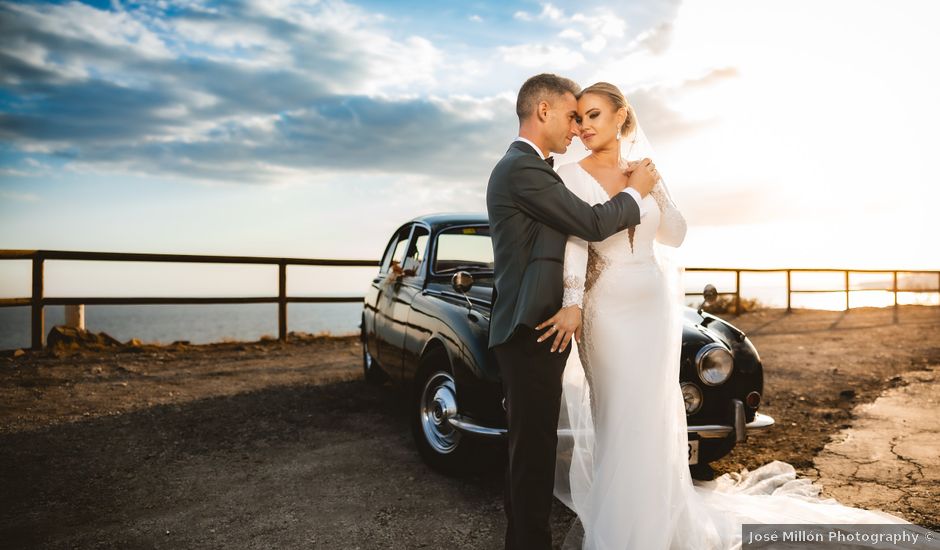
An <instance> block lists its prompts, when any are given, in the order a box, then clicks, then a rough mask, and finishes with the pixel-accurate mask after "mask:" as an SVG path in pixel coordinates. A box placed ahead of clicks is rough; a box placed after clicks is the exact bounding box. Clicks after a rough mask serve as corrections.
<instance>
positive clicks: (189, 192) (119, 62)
mask: <svg viewBox="0 0 940 550" xmlns="http://www.w3.org/2000/svg"><path fill="white" fill-rule="evenodd" d="M938 23H940V4H938V3H936V2H933V1H930V0H925V1H911V0H901V1H890V2H889V1H871V0H852V1H843V0H815V1H804V0H786V1H781V0H707V1H705V0H686V1H681V2H680V1H663V0H658V1H647V0H636V1H630V2H597V1H593V0H584V1H578V2H561V1H557V2H555V1H553V2H540V1H535V0H533V1H528V0H526V1H517V2H513V1H502V2H473V1H462V2H457V1H447V0H437V1H433V2H425V1H401V2H379V1H358V2H357V1H352V0H350V1H339V0H323V1H317V0H278V1H272V0H257V1H240V2H205V1H201V0H165V1H154V2H119V1H113V2H86V3H82V2H2V1H0V249H56V250H90V251H108V252H160V253H164V252H167V253H192V254H224V255H258V256H290V257H305V258H313V257H326V258H357V259H374V258H377V257H378V256H380V255H381V252H382V248H383V247H384V246H385V243H386V241H387V239H388V237H389V235H390V234H391V232H392V231H393V230H394V229H395V228H396V227H398V226H399V225H400V224H401V223H403V222H404V221H407V220H409V219H411V218H413V217H415V216H418V215H422V214H427V213H432V212H447V211H468V210H469V211H484V210H485V200H484V195H485V189H486V180H487V177H488V175H489V172H490V170H491V169H492V166H493V164H494V163H495V162H496V161H497V160H498V159H499V157H500V156H501V155H502V154H503V152H505V149H506V147H507V145H508V144H509V142H510V141H511V140H512V139H513V138H514V137H515V135H516V131H517V121H516V118H515V113H514V103H515V95H516V93H517V91H518V88H519V86H520V84H521V83H522V82H523V81H524V80H525V79H526V78H527V77H528V76H531V75H533V74H536V73H539V72H556V73H559V74H563V75H565V76H569V77H571V78H573V79H575V80H577V81H578V82H580V83H581V84H582V85H584V86H586V85H588V84H591V83H593V82H596V81H599V80H604V81H609V82H612V83H614V84H616V85H618V86H619V87H620V88H621V89H622V90H623V91H624V93H625V94H626V96H627V99H628V101H629V102H630V103H631V104H632V105H633V106H634V109H635V110H636V112H637V115H638V118H639V120H640V123H641V124H642V125H643V128H644V130H645V132H646V133H647V135H648V136H649V138H650V141H651V142H652V144H653V146H654V148H655V157H654V160H655V161H656V164H657V167H658V168H659V171H660V173H661V174H662V176H663V177H664V179H665V181H666V183H667V185H668V186H669V188H670V191H671V193H672V195H673V196H674V198H675V200H676V202H677V204H678V206H679V208H680V209H681V210H682V211H683V213H684V214H685V216H686V218H687V220H688V222H689V233H688V237H687V239H686V241H685V243H684V244H683V246H682V248H681V249H680V251H679V254H680V258H681V259H682V261H683V263H685V264H686V265H688V266H696V267H837V268H842V267H854V268H875V269H897V268H900V269H940V246H938V245H937V242H936V233H937V229H936V227H937V224H936V221H935V219H936V217H937V205H938V204H940V191H938V189H940V171H938V168H937V165H936V163H935V162H933V157H934V156H935V154H936V151H937V149H938V146H940V139H938V138H937V130H938V128H940V104H938V102H937V101H936V96H937V95H938V89H940V86H938V84H940V64H938V63H937V62H936V53H937V52H938V51H940V35H938V34H937V33H936V31H935V29H936V27H937V25H938ZM579 146H580V145H579V144H577V143H575V144H573V145H572V147H579ZM13 263H14V262H2V264H4V265H2V266H0V294H3V295H4V296H7V295H25V294H24V293H25V291H26V289H28V273H29V271H28V266H26V265H25V263H24V262H17V263H18V264H20V265H12V264H13ZM60 263H61V262H60ZM65 263H68V264H69V267H68V270H65V269H62V268H60V269H59V271H55V270H53V269H51V268H50V267H47V275H48V277H49V280H48V282H47V293H48V294H53V293H55V292H70V291H77V289H79V286H80V285H79V281H85V282H87V283H88V284H86V286H84V287H81V288H82V289H85V288H87V289H90V290H87V292H94V291H95V289H98V290H100V289H102V288H104V289H105V290H107V289H113V288H115V287H116V286H120V287H121V288H124V289H127V288H129V287H128V286H127V284H128V283H127V280H128V279H133V280H134V281H135V282H136V284H138V285H140V287H141V289H142V290H140V291H139V292H143V293H146V294H154V293H153V292H148V291H147V290H148V289H152V288H153V287H154V286H155V285H159V284H165V283H166V281H167V280H168V277H169V278H172V277H170V276H169V275H168V273H175V274H176V276H177V277H179V276H180V275H181V274H184V273H190V272H187V271H185V270H186V269H190V270H192V269H195V268H194V267H193V266H187V267H185V268H179V266H157V267H154V266H136V267H134V266H127V267H126V268H125V267H121V268H120V269H121V270H124V271H120V270H118V271H115V264H111V265H108V266H107V272H108V273H107V274H106V273H105V270H103V269H102V268H101V267H100V266H98V267H96V266H92V265H81V263H73V262H65ZM63 267H64V266H63ZM134 269H136V271H135V270H134ZM174 269H175V271H174ZM199 269H200V270H201V271H198V273H200V274H202V275H201V280H202V281H203V282H202V283H200V284H203V285H207V288H211V289H213V290H214V289H218V288H219V285H220V283H219V280H224V281H227V283H225V284H229V283H230V284H231V285H232V287H233V288H245V286H246V285H249V283H250V285H255V284H258V285H262V286H263V287H264V288H269V287H270V282H271V280H272V279H273V277H272V276H270V274H269V273H268V271H269V269H268V268H258V270H256V271H253V272H251V273H248V272H246V271H245V268H232V269H234V271H227V272H226V273H228V275H226V276H224V277H220V276H219V275H218V274H217V273H216V272H213V274H212V275H211V276H206V273H208V271H206V270H205V269H203V268H199ZM226 269H228V268H226ZM250 269H253V268H250ZM291 269H294V268H291ZM297 269H298V271H299V270H300V268H297ZM315 271H316V270H312V271H310V273H311V275H310V276H309V277H307V276H304V277H300V278H298V279H296V281H297V283H296V284H297V286H296V291H298V292H301V291H304V290H305V289H306V287H303V285H304V284H308V283H309V285H308V286H310V288H314V287H317V285H321V286H322V285H323V284H327V286H329V287H330V289H331V290H335V291H337V292H353V293H357V292H358V293H361V290H360V287H361V286H362V281H363V280H368V278H369V277H371V273H366V274H365V275H364V276H363V275H362V271H361V270H360V271H359V272H358V273H360V275H356V276H352V277H347V276H346V275H337V274H336V272H331V274H324V273H323V272H322V270H321V271H316V273H315V274H314V272H315ZM191 273H195V272H191ZM24 274H25V275H24ZM24 277H25V278H24ZM194 277H195V275H194ZM289 279H291V277H290V276H289ZM89 280H90V281H89ZM180 280H181V281H184V282H185V280H186V277H182V278H181V279H180ZM191 280H192V279H190V281H191ZM102 281H107V282H108V284H103V283H102ZM180 284H183V283H180ZM187 288H191V287H187ZM129 292H131V291H130V290H129ZM104 293H105V294H107V292H104ZM196 293H197V294H199V293H200V291H198V290H197V292H196ZM201 293H203V294H204V291H202V292H201Z"/></svg>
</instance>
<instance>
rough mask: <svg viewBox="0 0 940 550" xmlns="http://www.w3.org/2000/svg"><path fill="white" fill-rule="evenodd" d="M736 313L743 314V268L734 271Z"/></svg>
mask: <svg viewBox="0 0 940 550" xmlns="http://www.w3.org/2000/svg"><path fill="white" fill-rule="evenodd" d="M734 314H735V315H741V270H740V269H736V270H735V271H734Z"/></svg>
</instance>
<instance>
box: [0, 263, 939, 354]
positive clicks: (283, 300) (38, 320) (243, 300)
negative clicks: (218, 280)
mask: <svg viewBox="0 0 940 550" xmlns="http://www.w3.org/2000/svg"><path fill="white" fill-rule="evenodd" d="M0 260H31V261H32V296H30V297H20V298H0V307H13V306H30V307H31V326H30V336H31V342H32V348H33V349H36V350H39V349H42V347H43V336H44V326H43V319H44V308H45V306H52V305H84V304H92V305H103V304H108V305H145V304H259V303H272V302H276V303H277V304H278V340H280V341H282V342H285V341H287V304H288V303H291V302H293V303H355V302H361V301H362V300H363V297H362V296H288V295H287V266H289V265H306V266H319V267H324V266H332V267H378V266H379V262H378V261H377V260H338V259H329V258H271V257H264V256H209V255H197V254H144V253H125V252H84V251H70V250H0ZM46 260H84V261H116V262H172V263H216V264H255V265H277V266H278V295H277V296H257V297H212V298H201V297H189V296H180V297H163V296H161V297H147V296H144V297H140V296H137V297H119V298H111V297H91V296H87V297H82V296H69V297H52V296H44V295H43V269H44V262H45V261H46ZM685 270H686V271H699V272H716V273H721V272H733V273H734V274H735V288H734V291H733V292H719V293H718V294H719V295H723V296H734V310H735V313H738V312H740V310H741V273H786V280H787V311H791V310H792V309H791V297H792V295H793V294H794V293H819V292H829V293H832V292H845V309H849V295H850V293H851V292H867V291H887V292H894V305H895V307H897V306H898V292H940V270H937V271H933V270H917V269H895V270H892V269H810V268H780V269H745V268H727V267H723V268H712V267H689V268H686V269H685ZM803 272H805V273H826V272H834V273H843V274H844V280H845V285H844V288H839V289H834V290H820V289H796V290H794V289H793V288H792V285H791V275H792V274H793V273H803ZM850 273H884V274H888V273H891V274H892V275H893V279H892V280H893V284H892V286H891V287H890V288H865V289H851V288H850V285H849V274H850ZM898 273H910V274H914V273H918V274H934V275H936V277H937V288H935V289H899V288H898ZM700 294H701V292H687V293H686V296H694V295H700Z"/></svg>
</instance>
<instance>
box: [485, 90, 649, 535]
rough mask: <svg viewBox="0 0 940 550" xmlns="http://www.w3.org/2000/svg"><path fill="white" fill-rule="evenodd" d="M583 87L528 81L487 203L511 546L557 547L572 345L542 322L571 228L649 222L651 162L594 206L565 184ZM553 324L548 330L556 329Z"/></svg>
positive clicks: (555, 297) (597, 232)
mask: <svg viewBox="0 0 940 550" xmlns="http://www.w3.org/2000/svg"><path fill="white" fill-rule="evenodd" d="M580 91H581V88H580V87H579V86H578V85H577V84H575V83H574V82H573V81H571V80H569V79H567V78H563V77H560V76H556V75H553V74H540V75H536V76H533V77H532V78H530V79H528V80H527V81H526V82H525V83H524V84H523V85H522V88H520V90H519V96H518V98H517V99H516V114H517V115H518V116H519V137H518V138H516V140H515V141H514V142H513V143H512V145H510V146H509V150H508V151H506V154H505V155H504V156H503V158H502V159H501V160H500V161H499V162H498V163H497V164H496V167H495V168H493V172H492V174H491V175H490V180H489V183H488V184H487V189H486V209H487V213H488V215H489V221H490V231H491V233H492V239H493V253H494V263H495V272H496V284H495V289H494V296H495V297H494V303H493V311H492V318H491V322H490V335H489V347H490V348H492V349H493V353H494V355H495V357H496V361H497V363H498V365H499V369H500V375H501V377H502V383H503V392H504V395H505V397H506V409H507V410H506V417H507V421H508V425H509V465H508V471H507V475H506V495H505V508H506V518H507V520H508V526H507V529H506V548H507V549H512V550H539V549H550V548H551V546H552V537H551V531H550V530H549V513H550V511H551V505H552V489H553V486H554V475H555V447H556V445H557V442H558V435H557V432H556V428H557V425H558V414H559V408H560V400H561V378H562V372H563V370H564V368H565V361H566V360H567V358H568V353H569V352H570V351H571V347H566V348H565V350H564V351H559V353H553V352H552V351H551V346H552V342H551V339H550V338H546V339H545V341H543V342H537V341H536V340H537V338H538V337H539V334H537V333H536V331H535V327H536V326H538V324H539V323H540V322H541V321H543V320H544V319H548V318H550V317H551V316H552V315H554V314H555V312H557V311H558V310H559V309H560V308H561V302H562V293H563V290H564V284H563V281H562V268H563V262H564V257H565V243H566V242H567V239H568V235H575V236H577V237H580V238H582V239H585V240H587V241H601V240H604V239H606V238H607V237H609V236H611V235H613V234H614V233H617V232H619V231H621V230H623V229H626V228H627V227H629V226H634V225H637V224H639V223H640V216H641V210H640V200H641V198H642V197H643V196H645V195H646V194H647V193H649V191H650V189H652V187H653V184H654V183H655V182H654V180H653V176H652V175H651V174H650V172H649V169H648V168H647V167H646V166H645V165H644V166H641V167H640V168H637V169H632V171H631V172H630V177H629V180H628V187H627V188H626V189H625V190H624V191H623V192H621V193H618V194H617V195H616V196H615V197H614V198H612V199H611V200H610V201H609V202H606V203H603V204H598V205H596V206H591V205H589V204H588V203H586V202H584V201H583V200H581V199H580V198H578V197H577V196H576V195H575V194H573V193H572V192H571V191H569V190H568V189H567V187H565V185H564V184H563V183H562V181H561V178H559V176H558V174H556V173H555V171H554V170H553V169H552V163H553V159H552V158H546V157H547V156H548V154H549V153H564V152H565V150H566V149H567V148H568V145H569V144H570V143H571V139H572V138H573V137H574V136H575V135H577V134H578V120H577V106H578V104H577V99H576V96H577V95H578V94H579V93H580ZM553 332H554V329H553V328H549V329H548V332H547V333H546V334H547V335H549V336H551V335H552V333H553Z"/></svg>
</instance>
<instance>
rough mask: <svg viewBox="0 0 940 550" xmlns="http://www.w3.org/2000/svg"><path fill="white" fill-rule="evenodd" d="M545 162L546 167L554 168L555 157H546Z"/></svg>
mask: <svg viewBox="0 0 940 550" xmlns="http://www.w3.org/2000/svg"><path fill="white" fill-rule="evenodd" d="M545 162H547V163H548V165H549V166H551V167H552V168H554V167H555V157H548V158H546V159H545Z"/></svg>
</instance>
